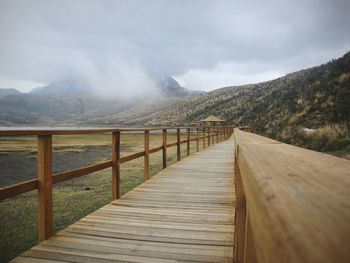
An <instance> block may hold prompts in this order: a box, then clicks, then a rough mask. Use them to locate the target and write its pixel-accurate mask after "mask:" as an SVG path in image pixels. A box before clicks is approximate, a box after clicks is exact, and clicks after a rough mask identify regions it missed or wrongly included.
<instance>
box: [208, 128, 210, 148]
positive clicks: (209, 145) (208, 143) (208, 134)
mask: <svg viewBox="0 0 350 263" xmlns="http://www.w3.org/2000/svg"><path fill="white" fill-rule="evenodd" d="M209 146H210V127H208V147H209Z"/></svg>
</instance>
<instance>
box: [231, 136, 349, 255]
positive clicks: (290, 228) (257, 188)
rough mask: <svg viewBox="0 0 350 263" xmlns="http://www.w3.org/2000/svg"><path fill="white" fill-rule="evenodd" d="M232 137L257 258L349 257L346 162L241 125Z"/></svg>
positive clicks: (347, 166) (347, 164)
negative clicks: (272, 137)
mask: <svg viewBox="0 0 350 263" xmlns="http://www.w3.org/2000/svg"><path fill="white" fill-rule="evenodd" d="M235 137H236V139H237V142H238V144H239V148H238V164H239V168H240V171H241V174H242V182H243V186H244V192H245V196H246V202H247V212H248V220H249V222H250V226H251V230H250V231H251V234H252V238H253V242H252V244H253V246H252V247H253V248H254V249H255V252H256V258H257V259H258V261H259V262H282V261H284V260H286V258H287V259H288V262H350V250H349V248H348V247H349V246H348V244H349V243H350V228H349V222H350V199H349V198H346V197H348V196H350V162H349V161H348V160H344V159H340V158H337V157H333V156H330V155H326V154H322V153H318V152H314V151H310V150H306V149H302V148H298V147H295V146H291V145H287V144H282V143H279V142H276V141H273V140H271V139H267V138H264V137H261V136H258V135H254V134H252V133H248V132H243V131H239V130H235ZM246 242H248V243H249V240H248V241H246Z"/></svg>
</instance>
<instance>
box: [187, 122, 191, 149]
mask: <svg viewBox="0 0 350 263" xmlns="http://www.w3.org/2000/svg"><path fill="white" fill-rule="evenodd" d="M190 140H191V128H187V156H189V155H190V151H191V141H190Z"/></svg>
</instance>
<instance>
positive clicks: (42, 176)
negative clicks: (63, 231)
mask: <svg viewBox="0 0 350 263" xmlns="http://www.w3.org/2000/svg"><path fill="white" fill-rule="evenodd" d="M38 214H39V226H38V227H39V241H40V242H41V241H44V240H46V239H48V238H50V237H51V236H52V234H53V214H52V136H51V135H39V136H38Z"/></svg>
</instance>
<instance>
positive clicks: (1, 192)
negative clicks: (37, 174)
mask: <svg viewBox="0 0 350 263" xmlns="http://www.w3.org/2000/svg"><path fill="white" fill-rule="evenodd" d="M35 189H38V179H33V180H29V181H25V182H21V183H18V184H13V185H9V186H5V187H2V188H0V201H1V200H4V199H7V198H10V197H14V196H16V195H20V194H23V193H26V192H29V191H32V190H35Z"/></svg>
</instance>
